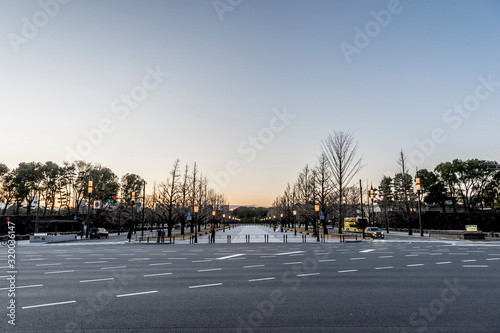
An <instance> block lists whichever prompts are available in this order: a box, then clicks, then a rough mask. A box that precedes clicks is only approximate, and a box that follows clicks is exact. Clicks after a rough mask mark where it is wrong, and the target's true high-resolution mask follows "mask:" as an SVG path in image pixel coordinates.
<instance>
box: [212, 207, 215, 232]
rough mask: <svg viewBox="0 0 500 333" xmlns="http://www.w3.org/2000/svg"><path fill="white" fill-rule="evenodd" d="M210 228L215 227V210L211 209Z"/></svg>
mask: <svg viewBox="0 0 500 333" xmlns="http://www.w3.org/2000/svg"><path fill="white" fill-rule="evenodd" d="M212 228H215V210H212Z"/></svg>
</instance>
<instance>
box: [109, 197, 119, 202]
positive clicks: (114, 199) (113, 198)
mask: <svg viewBox="0 0 500 333" xmlns="http://www.w3.org/2000/svg"><path fill="white" fill-rule="evenodd" d="M115 202H117V201H116V197H112V198H111V199H108V203H115Z"/></svg>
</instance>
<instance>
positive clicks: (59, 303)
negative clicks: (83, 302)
mask: <svg viewBox="0 0 500 333" xmlns="http://www.w3.org/2000/svg"><path fill="white" fill-rule="evenodd" d="M70 303H76V301H67V302H57V303H46V304H38V305H30V306H23V307H22V308H21V309H33V308H41V307H43V306H52V305H62V304H70Z"/></svg>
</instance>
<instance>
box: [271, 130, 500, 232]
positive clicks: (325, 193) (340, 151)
mask: <svg viewBox="0 0 500 333" xmlns="http://www.w3.org/2000/svg"><path fill="white" fill-rule="evenodd" d="M357 148H358V146H357V143H355V142H354V137H353V134H352V132H350V131H348V132H334V133H333V135H330V136H329V137H328V138H327V140H325V141H323V142H322V152H321V154H320V155H319V157H318V160H317V162H316V164H315V165H314V166H313V167H310V166H309V165H307V164H306V166H305V167H304V168H303V169H302V171H301V172H300V173H299V175H298V177H297V180H296V181H295V182H294V183H293V184H290V183H289V184H287V186H286V188H285V191H284V193H283V195H281V196H278V197H277V198H276V200H275V201H274V203H273V207H272V208H271V209H270V211H269V213H268V217H271V218H272V217H276V216H279V217H280V218H281V214H283V217H282V219H283V220H284V221H285V222H289V221H291V220H292V219H295V218H297V219H298V220H299V221H305V222H307V221H310V220H315V219H317V218H318V213H317V212H316V211H315V206H317V205H318V206H319V210H320V211H322V212H324V214H325V216H326V218H325V219H324V220H323V221H327V220H328V219H333V220H336V221H342V220H343V217H345V216H360V215H362V214H363V215H365V216H368V218H369V219H370V220H372V221H374V216H372V215H373V211H374V210H373V209H372V210H370V209H369V208H368V204H369V203H370V202H371V200H373V201H375V202H376V203H377V204H378V206H379V208H380V209H381V213H382V214H380V218H381V219H379V222H381V223H384V222H385V223H384V224H386V225H387V226H388V215H389V212H390V213H391V214H396V215H398V216H399V217H400V218H401V219H402V220H403V221H405V222H406V224H407V226H408V229H409V233H410V234H411V233H412V225H413V222H414V221H416V219H417V216H418V210H417V209H418V204H417V203H418V195H419V192H417V188H416V179H417V177H418V178H419V180H420V190H421V192H420V193H421V195H422V196H421V200H422V201H423V204H424V205H425V204H426V205H427V206H431V205H435V206H439V207H441V209H442V211H443V212H445V211H447V210H446V208H447V207H448V208H451V209H452V210H453V211H454V212H457V211H464V212H472V211H474V210H477V209H478V208H480V209H485V208H489V209H495V206H500V171H499V170H500V166H499V164H498V163H497V162H496V161H485V160H478V159H471V160H466V161H462V160H458V159H456V160H453V161H452V162H445V163H440V164H439V165H437V166H436V168H435V169H434V170H433V171H429V170H427V169H422V170H418V171H417V170H414V171H412V170H410V167H409V164H408V162H407V157H406V155H405V153H404V152H403V151H402V150H401V151H400V152H399V157H398V159H397V165H398V169H397V172H396V174H395V175H394V176H393V177H390V176H384V177H383V178H382V180H381V181H380V184H379V186H378V187H377V186H376V187H375V188H373V187H372V186H371V185H370V186H368V184H367V183H366V184H364V185H362V184H361V182H360V184H359V185H358V184H353V183H352V181H353V178H354V176H355V175H356V174H357V173H358V172H359V170H360V169H361V168H362V166H363V165H362V164H361V158H360V157H358V156H357ZM363 187H364V189H363ZM363 203H364V204H365V205H364V206H363ZM362 207H363V208H362ZM294 211H295V213H296V217H295V216H293V212H294ZM305 227H306V229H307V223H306V224H305ZM323 230H324V232H325V233H326V232H327V229H326V228H323ZM339 232H342V223H339Z"/></svg>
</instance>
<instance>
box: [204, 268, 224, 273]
mask: <svg viewBox="0 0 500 333" xmlns="http://www.w3.org/2000/svg"><path fill="white" fill-rule="evenodd" d="M220 270H222V268H210V269H199V270H198V273H201V272H212V271H220Z"/></svg>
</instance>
